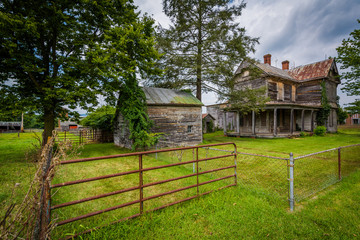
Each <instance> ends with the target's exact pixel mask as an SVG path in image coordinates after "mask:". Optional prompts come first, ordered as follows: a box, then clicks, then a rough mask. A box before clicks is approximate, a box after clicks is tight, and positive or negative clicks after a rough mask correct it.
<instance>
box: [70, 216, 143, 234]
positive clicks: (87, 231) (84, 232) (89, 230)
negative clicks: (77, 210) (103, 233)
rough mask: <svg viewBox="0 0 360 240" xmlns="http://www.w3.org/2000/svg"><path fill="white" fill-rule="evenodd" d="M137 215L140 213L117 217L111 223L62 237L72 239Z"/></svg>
mask: <svg viewBox="0 0 360 240" xmlns="http://www.w3.org/2000/svg"><path fill="white" fill-rule="evenodd" d="M139 216H141V214H140V213H137V214H134V215H132V216H130V217H125V218H121V219H119V220H117V221H115V222H111V223H108V224H105V225H102V226H99V227H94V228H92V229H88V230H86V231H83V232H80V233H76V234H74V235H70V236H67V237H66V238H64V239H66V240H67V239H74V238H76V237H78V236H80V235H83V234H87V233H91V232H92V231H94V230H97V229H101V228H104V227H108V226H110V225H113V224H116V223H119V222H123V221H126V220H130V219H133V218H136V217H139Z"/></svg>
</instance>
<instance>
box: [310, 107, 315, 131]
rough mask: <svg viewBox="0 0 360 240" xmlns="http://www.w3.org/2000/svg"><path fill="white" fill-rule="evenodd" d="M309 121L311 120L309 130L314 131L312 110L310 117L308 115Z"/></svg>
mask: <svg viewBox="0 0 360 240" xmlns="http://www.w3.org/2000/svg"><path fill="white" fill-rule="evenodd" d="M310 121H311V123H310V124H311V132H313V131H314V110H311V117H310Z"/></svg>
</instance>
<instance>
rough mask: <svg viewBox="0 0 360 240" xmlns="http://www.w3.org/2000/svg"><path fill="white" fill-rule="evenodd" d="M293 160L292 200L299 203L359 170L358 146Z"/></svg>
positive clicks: (334, 149)
mask: <svg viewBox="0 0 360 240" xmlns="http://www.w3.org/2000/svg"><path fill="white" fill-rule="evenodd" d="M294 160H295V166H294V190H295V194H294V198H295V201H296V202H300V201H302V200H303V199H305V198H307V197H309V196H311V195H313V194H315V193H317V192H319V191H321V190H323V189H325V188H327V187H329V186H330V185H332V184H334V183H336V182H338V181H340V180H341V179H342V177H346V176H348V175H349V174H350V173H352V172H354V171H357V170H359V169H360V144H357V145H351V146H345V147H339V148H333V149H329V150H326V151H322V152H317V153H313V154H308V155H305V156H301V157H297V158H295V159H294Z"/></svg>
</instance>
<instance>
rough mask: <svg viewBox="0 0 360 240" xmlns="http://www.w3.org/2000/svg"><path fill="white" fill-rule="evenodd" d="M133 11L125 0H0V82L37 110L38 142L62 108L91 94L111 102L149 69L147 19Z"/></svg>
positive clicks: (151, 52) (90, 99)
mask: <svg viewBox="0 0 360 240" xmlns="http://www.w3.org/2000/svg"><path fill="white" fill-rule="evenodd" d="M135 10H136V7H135V6H134V5H133V2H132V0H129V1H122V0H110V1H109V0H98V1H86V0H61V1H60V0H59V1H50V0H33V1H17V0H15V1H14V0H4V1H2V2H1V3H0V26H1V31H0V55H1V56H2V58H1V59H0V89H1V90H2V91H6V92H7V93H11V92H12V93H16V96H17V97H18V99H17V100H16V101H17V102H21V105H22V106H23V107H27V106H31V107H35V108H36V109H37V111H38V112H39V113H41V114H42V115H43V119H44V135H43V139H44V141H43V142H44V143H45V142H46V141H47V138H48V137H49V136H51V133H52V130H53V129H54V126H55V122H54V121H55V118H56V117H57V116H61V115H63V116H64V115H65V113H64V107H67V108H69V109H75V108H76V107H78V106H80V107H82V108H85V109H86V108H91V107H92V106H93V105H96V104H97V94H99V93H100V94H105V95H106V96H107V100H108V101H109V102H113V103H114V102H116V100H115V98H116V97H117V95H116V94H121V93H120V89H127V90H128V91H132V90H133V89H131V88H124V87H122V86H123V85H125V84H127V83H128V82H129V81H130V82H135V83H136V84H132V85H131V86H132V88H138V84H137V81H138V80H137V78H136V77H134V76H136V75H138V74H137V73H141V74H144V73H148V74H151V72H152V71H153V70H152V69H153V59H156V58H157V53H156V51H155V49H154V48H153V45H154V40H153V38H152V36H151V34H152V33H153V27H152V25H153V20H152V19H150V18H148V17H147V16H145V17H143V18H140V17H139V13H137V12H136V11H135ZM109 91H112V92H109ZM4 96H10V95H9V94H7V95H4ZM2 97H3V96H0V98H2ZM0 103H3V101H0ZM7 104H13V102H8V103H7ZM5 105H6V104H5ZM4 107H6V106H4V104H2V106H0V109H1V108H4ZM122 107H124V106H122ZM69 111H70V110H69ZM139 111H142V112H144V109H143V108H140V109H139ZM68 113H70V116H71V112H68Z"/></svg>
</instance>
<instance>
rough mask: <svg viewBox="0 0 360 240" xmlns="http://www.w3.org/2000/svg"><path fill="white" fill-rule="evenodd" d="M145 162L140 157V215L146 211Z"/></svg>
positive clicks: (140, 156)
mask: <svg viewBox="0 0 360 240" xmlns="http://www.w3.org/2000/svg"><path fill="white" fill-rule="evenodd" d="M142 169H143V162H142V155H139V189H140V214H142V213H143V211H144V203H143V198H144V194H143V193H144V190H143V172H142Z"/></svg>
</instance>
